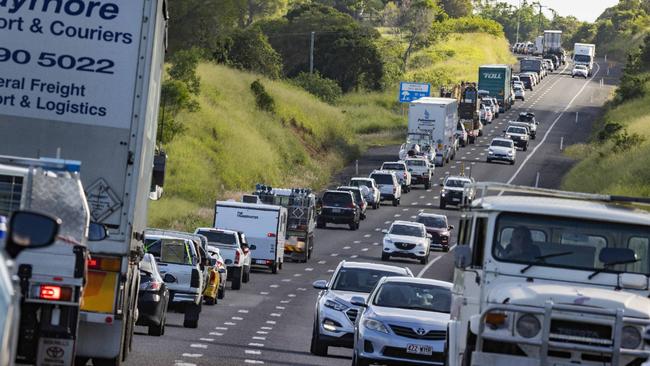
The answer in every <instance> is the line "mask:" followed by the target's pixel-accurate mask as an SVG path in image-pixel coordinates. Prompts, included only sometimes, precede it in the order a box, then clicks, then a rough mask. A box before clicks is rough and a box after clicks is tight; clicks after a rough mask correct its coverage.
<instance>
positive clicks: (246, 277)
mask: <svg viewBox="0 0 650 366" xmlns="http://www.w3.org/2000/svg"><path fill="white" fill-rule="evenodd" d="M250 281H251V266H244V275H243V276H242V282H243V283H249V282H250Z"/></svg>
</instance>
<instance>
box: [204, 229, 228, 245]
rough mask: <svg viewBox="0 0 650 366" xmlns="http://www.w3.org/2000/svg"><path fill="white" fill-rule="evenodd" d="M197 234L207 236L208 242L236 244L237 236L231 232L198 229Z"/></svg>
mask: <svg viewBox="0 0 650 366" xmlns="http://www.w3.org/2000/svg"><path fill="white" fill-rule="evenodd" d="M198 234H201V235H205V237H206V238H208V242H210V243H219V244H226V245H236V244H237V238H236V237H235V235H234V234H231V233H223V232H216V231H203V230H199V232H198Z"/></svg>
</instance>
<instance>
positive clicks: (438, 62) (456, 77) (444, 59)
mask: <svg viewBox="0 0 650 366" xmlns="http://www.w3.org/2000/svg"><path fill="white" fill-rule="evenodd" d="M516 61H517V60H516V58H515V57H514V56H513V55H512V53H511V52H510V51H509V50H508V43H507V41H506V39H505V38H503V37H496V36H493V35H489V34H485V33H463V34H452V35H450V36H449V37H448V38H447V39H446V40H445V41H443V42H440V43H438V44H436V45H434V46H432V47H429V48H427V49H425V50H422V51H420V52H417V53H415V54H414V55H413V57H412V58H411V60H410V62H409V67H408V69H409V72H408V74H407V79H409V80H413V81H428V82H430V83H432V84H433V85H434V86H441V85H447V84H451V83H455V82H458V81H477V80H478V67H479V66H480V65H483V64H513V63H515V62H516Z"/></svg>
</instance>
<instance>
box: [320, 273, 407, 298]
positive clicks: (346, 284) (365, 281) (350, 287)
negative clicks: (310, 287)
mask: <svg viewBox="0 0 650 366" xmlns="http://www.w3.org/2000/svg"><path fill="white" fill-rule="evenodd" d="M405 275H406V273H404V272H401V273H400V272H391V271H380V270H376V269H369V268H341V269H340V270H339V272H338V274H337V275H336V278H335V279H334V285H333V286H332V290H335V291H353V292H363V293H367V294H369V293H370V292H372V290H373V289H374V287H375V285H376V284H377V282H379V280H380V279H382V278H383V277H386V276H405Z"/></svg>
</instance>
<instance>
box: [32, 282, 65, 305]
mask: <svg viewBox="0 0 650 366" xmlns="http://www.w3.org/2000/svg"><path fill="white" fill-rule="evenodd" d="M32 295H33V297H35V298H38V299H41V300H48V301H70V300H72V288H71V287H66V286H57V285H39V286H35V287H34V288H33V290H32Z"/></svg>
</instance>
